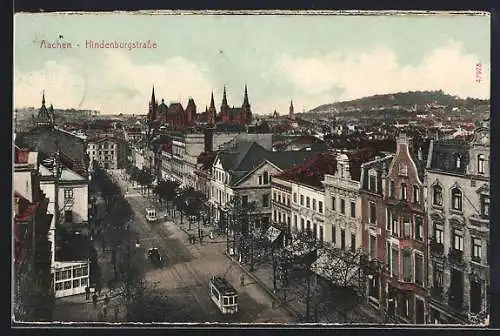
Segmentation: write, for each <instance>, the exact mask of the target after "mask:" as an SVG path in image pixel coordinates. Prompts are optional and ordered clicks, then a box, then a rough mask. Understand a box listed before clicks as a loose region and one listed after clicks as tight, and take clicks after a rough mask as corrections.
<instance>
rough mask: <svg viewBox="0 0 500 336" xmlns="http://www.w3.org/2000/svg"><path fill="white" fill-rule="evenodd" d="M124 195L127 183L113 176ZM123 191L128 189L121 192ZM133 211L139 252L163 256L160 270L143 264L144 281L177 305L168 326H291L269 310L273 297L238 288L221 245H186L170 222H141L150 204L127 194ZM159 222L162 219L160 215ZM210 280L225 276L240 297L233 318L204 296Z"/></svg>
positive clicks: (235, 270)
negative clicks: (153, 250)
mask: <svg viewBox="0 0 500 336" xmlns="http://www.w3.org/2000/svg"><path fill="white" fill-rule="evenodd" d="M113 176H114V179H115V181H117V182H119V184H120V185H121V186H122V190H124V189H125V188H124V187H125V185H126V183H127V182H125V181H124V180H123V179H121V177H120V176H119V174H114V175H113ZM125 190H126V189H125ZM126 198H127V200H128V202H129V203H130V205H131V207H132V209H133V212H134V214H135V217H134V220H133V221H132V223H131V229H132V231H134V232H135V233H136V235H138V238H139V241H140V244H141V250H143V251H146V250H147V249H148V248H151V247H157V248H158V249H159V251H160V253H161V254H162V256H163V257H164V264H163V267H161V268H159V269H156V268H154V267H153V266H152V265H149V262H148V261H147V259H146V255H145V254H144V258H145V259H144V261H145V263H147V264H148V266H146V270H145V279H146V280H147V281H148V282H150V283H152V284H154V285H155V287H156V288H157V289H158V290H160V291H162V292H163V293H164V294H165V295H166V296H167V297H168V298H170V299H171V300H172V301H173V302H175V305H176V307H175V308H176V309H175V310H172V311H175V314H176V316H171V317H170V318H169V322H174V321H175V322H243V323H251V322H256V321H262V320H264V319H267V320H273V321H277V322H281V323H291V322H292V320H293V318H292V317H291V316H289V314H288V313H287V312H286V311H285V310H283V309H282V308H277V309H272V298H271V297H270V296H269V295H268V294H267V293H266V292H265V291H264V290H263V289H262V288H260V287H259V285H257V284H256V283H251V282H249V280H248V279H247V281H246V283H245V285H244V286H243V287H242V286H241V285H240V280H239V279H240V276H241V274H242V270H241V269H240V268H239V266H238V265H236V264H234V263H233V262H232V261H230V260H229V259H228V258H227V257H226V256H225V254H224V251H225V244H221V243H216V242H212V241H210V240H209V239H207V241H206V242H204V243H203V244H201V245H200V244H189V243H188V239H187V235H186V233H185V232H184V231H182V230H181V229H180V228H179V227H178V226H177V225H176V224H175V223H174V222H172V221H163V220H160V221H159V222H158V223H155V224H150V223H148V222H146V220H145V209H146V208H147V207H150V206H151V202H150V201H149V200H147V198H145V197H144V196H142V195H140V194H139V193H134V194H129V195H126ZM159 218H163V216H161V215H159ZM213 275H225V277H226V279H228V281H229V282H230V283H231V284H232V285H233V287H235V289H236V290H237V291H238V295H239V311H238V313H237V314H235V315H233V316H231V315H226V316H225V315H222V314H221V313H220V311H219V310H218V308H217V306H216V305H215V304H214V303H213V302H212V301H211V299H210V297H209V295H208V284H209V279H210V277H211V276H213Z"/></svg>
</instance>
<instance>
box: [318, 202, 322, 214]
mask: <svg viewBox="0 0 500 336" xmlns="http://www.w3.org/2000/svg"><path fill="white" fill-rule="evenodd" d="M318 211H319V213H323V202H322V201H319V202H318Z"/></svg>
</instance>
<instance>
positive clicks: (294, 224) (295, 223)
mask: <svg viewBox="0 0 500 336" xmlns="http://www.w3.org/2000/svg"><path fill="white" fill-rule="evenodd" d="M297 224H298V223H297V215H293V227H294V228H295V230H297Z"/></svg>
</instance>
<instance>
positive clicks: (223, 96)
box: [222, 85, 227, 106]
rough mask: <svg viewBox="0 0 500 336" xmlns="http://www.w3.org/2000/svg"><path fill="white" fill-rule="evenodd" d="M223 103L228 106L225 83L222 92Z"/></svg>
mask: <svg viewBox="0 0 500 336" xmlns="http://www.w3.org/2000/svg"><path fill="white" fill-rule="evenodd" d="M222 105H223V106H227V97H226V86H225V85H224V93H223V94H222Z"/></svg>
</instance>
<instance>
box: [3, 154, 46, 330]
mask: <svg viewBox="0 0 500 336" xmlns="http://www.w3.org/2000/svg"><path fill="white" fill-rule="evenodd" d="M37 165H38V157H37V153H36V152H30V151H29V150H21V149H19V148H15V156H14V175H13V191H14V194H13V211H12V214H13V218H12V219H13V221H12V225H13V227H12V231H13V240H14V241H13V246H14V258H13V262H14V268H13V270H14V272H13V284H14V286H13V287H14V302H13V303H14V311H13V313H14V316H15V319H16V320H17V321H24V322H32V321H50V319H51V316H50V315H51V310H52V308H51V305H50V302H51V298H53V292H52V290H51V288H52V287H51V276H50V253H51V249H50V244H49V242H48V231H49V227H50V222H51V220H52V215H51V214H50V213H48V212H47V207H48V203H49V200H48V199H47V197H46V195H45V194H44V192H43V191H42V190H41V189H40V176H39V174H38V172H37V168H36V167H37Z"/></svg>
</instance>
